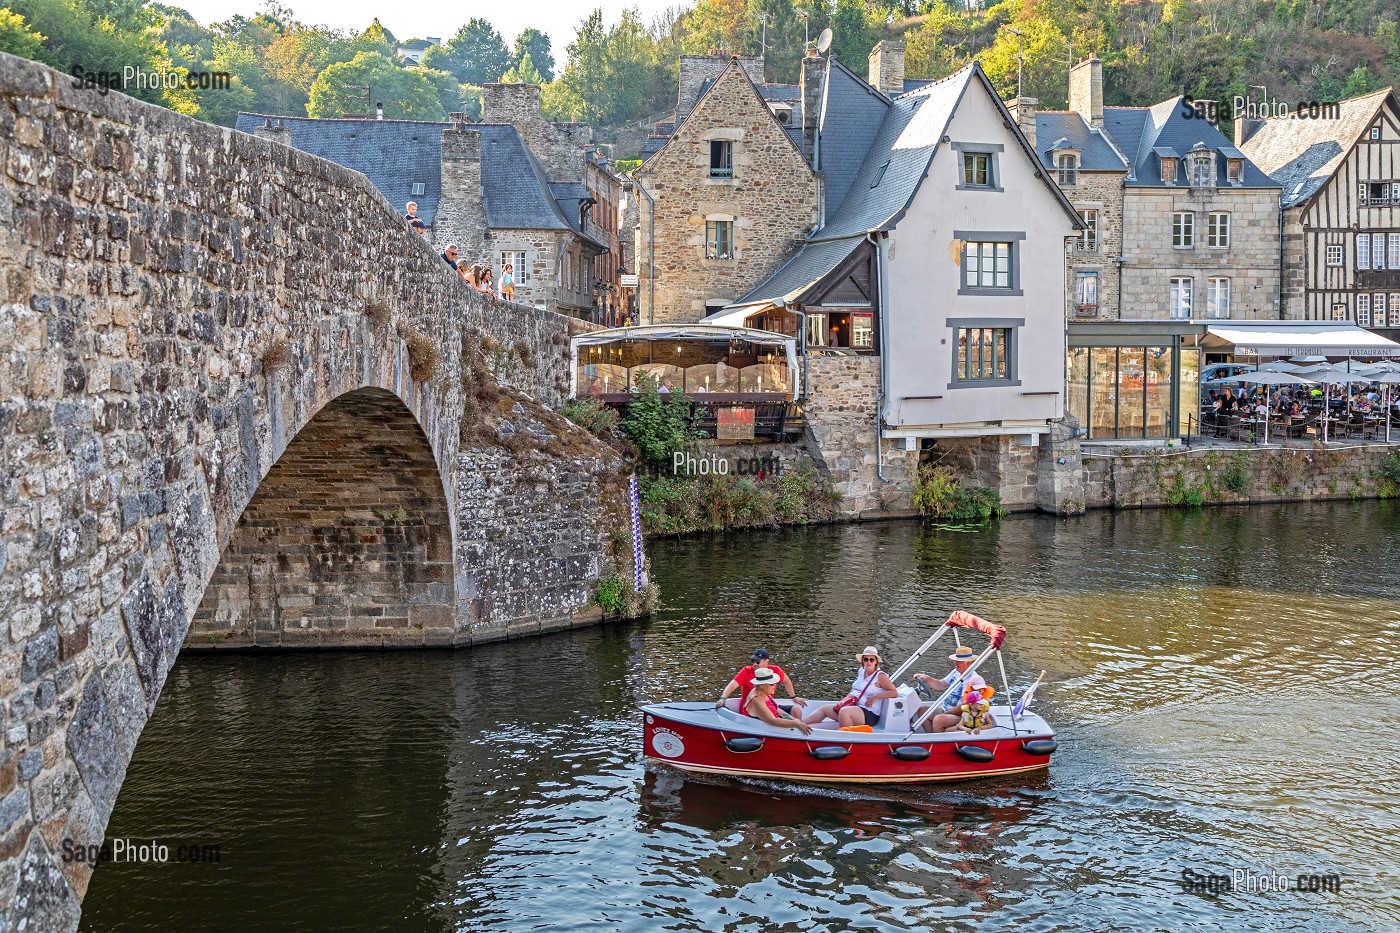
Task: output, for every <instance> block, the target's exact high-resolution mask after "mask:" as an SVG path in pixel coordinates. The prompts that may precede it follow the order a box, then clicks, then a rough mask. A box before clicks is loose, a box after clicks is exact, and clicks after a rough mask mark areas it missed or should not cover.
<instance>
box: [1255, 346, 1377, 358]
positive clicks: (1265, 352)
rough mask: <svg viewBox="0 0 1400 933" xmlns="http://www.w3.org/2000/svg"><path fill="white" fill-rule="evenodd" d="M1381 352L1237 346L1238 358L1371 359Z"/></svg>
mask: <svg viewBox="0 0 1400 933" xmlns="http://www.w3.org/2000/svg"><path fill="white" fill-rule="evenodd" d="M1378 352H1379V350H1378V348H1376V347H1331V346H1328V347H1285V346H1282V345H1281V344H1274V345H1260V346H1246V345H1244V344H1242V343H1237V344H1235V355H1236V356H1317V355H1324V356H1362V357H1366V358H1367V359H1370V358H1372V357H1375V356H1376V354H1377V353H1378Z"/></svg>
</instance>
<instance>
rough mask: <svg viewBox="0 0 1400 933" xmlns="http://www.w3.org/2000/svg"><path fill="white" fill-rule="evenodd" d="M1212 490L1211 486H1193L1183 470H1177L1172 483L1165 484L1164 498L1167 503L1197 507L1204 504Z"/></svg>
mask: <svg viewBox="0 0 1400 933" xmlns="http://www.w3.org/2000/svg"><path fill="white" fill-rule="evenodd" d="M1209 491H1210V487H1209V486H1192V485H1189V484H1188V483H1187V482H1186V477H1185V475H1184V474H1183V473H1182V471H1181V470H1176V471H1175V472H1174V473H1173V475H1172V482H1171V484H1170V485H1163V496H1162V500H1163V501H1164V502H1166V504H1167V505H1172V506H1182V505H1184V506H1189V507H1191V508H1195V507H1196V506H1199V505H1203V504H1204V503H1205V501H1206V494H1207V493H1208V492H1209Z"/></svg>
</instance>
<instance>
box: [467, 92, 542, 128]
mask: <svg viewBox="0 0 1400 933" xmlns="http://www.w3.org/2000/svg"><path fill="white" fill-rule="evenodd" d="M539 116H540V86H539V85H538V84H501V83H500V82H496V83H493V84H483V85H482V86H481V122H482V123H512V124H517V125H518V124H519V123H520V122H521V121H523V120H529V119H531V118H532V117H533V118H534V119H539Z"/></svg>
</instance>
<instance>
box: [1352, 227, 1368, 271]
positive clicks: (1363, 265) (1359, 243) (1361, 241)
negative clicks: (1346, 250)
mask: <svg viewBox="0 0 1400 933" xmlns="http://www.w3.org/2000/svg"><path fill="white" fill-rule="evenodd" d="M1356 268H1358V269H1369V268H1371V234H1369V233H1358V234H1357V235H1356Z"/></svg>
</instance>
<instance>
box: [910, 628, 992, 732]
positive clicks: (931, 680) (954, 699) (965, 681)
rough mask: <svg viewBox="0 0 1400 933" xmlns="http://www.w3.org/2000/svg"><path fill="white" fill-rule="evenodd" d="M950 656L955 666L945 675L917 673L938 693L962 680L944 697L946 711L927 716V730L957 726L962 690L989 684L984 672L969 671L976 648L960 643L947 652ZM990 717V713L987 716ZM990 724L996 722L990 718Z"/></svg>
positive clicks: (925, 727) (924, 728)
mask: <svg viewBox="0 0 1400 933" xmlns="http://www.w3.org/2000/svg"><path fill="white" fill-rule="evenodd" d="M948 660H949V661H952V662H953V669H952V670H951V671H949V672H948V673H947V674H946V675H944V676H943V678H942V679H939V678H937V677H932V676H930V675H928V674H915V675H914V676H915V677H917V678H918V679H919V680H922V681H923V682H924V683H926V684H928V685H929V687H930V688H932V689H933V690H935V691H936V692H938V693H940V694H941V693H942V692H943V691H944V690H947V689H948V685H949V684H951V683H954V682H957V683H958V684H959V686H958V689H956V690H952V691H950V692H949V693H948V696H947V697H946V698H945V699H944V700H943V711H942V712H941V713H935V714H934V715H932V716H930V717H929V718H928V719H925V720H924V724H923V727H922V728H923V730H924V731H925V732H947V731H948V730H949V729H956V728H957V727H958V724H959V723H961V722H962V714H961V713H960V712H959V711H958V707H959V706H960V705H961V704H962V698H963V694H964V693H966V692H967V691H968V690H981V689H982V688H983V687H985V686H987V681H985V680H984V679H982V675H981V674H979V673H977V672H976V671H971V672H969V670H968V668H970V667H972V662H973V661H975V660H977V652H975V651H973V650H972V649H971V648H969V647H968V646H967V645H959V646H958V650H957V651H954V652H953V653H952V654H950V655H948ZM988 718H989V719H990V717H988ZM988 725H993V726H994V725H996V723H995V722H994V721H993V722H989V723H988Z"/></svg>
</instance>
